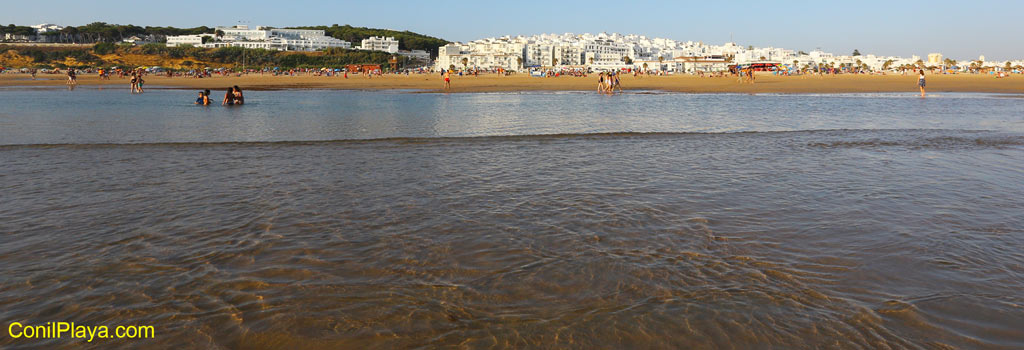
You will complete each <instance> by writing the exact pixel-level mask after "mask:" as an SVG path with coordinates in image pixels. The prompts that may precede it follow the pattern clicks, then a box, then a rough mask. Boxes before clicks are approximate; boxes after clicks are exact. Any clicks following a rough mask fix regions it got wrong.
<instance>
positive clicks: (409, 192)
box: [0, 89, 1024, 349]
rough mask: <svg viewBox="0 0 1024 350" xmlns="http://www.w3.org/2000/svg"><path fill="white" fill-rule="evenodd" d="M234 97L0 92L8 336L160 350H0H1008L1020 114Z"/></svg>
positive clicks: (1018, 261) (857, 104)
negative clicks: (229, 103) (123, 328)
mask: <svg viewBox="0 0 1024 350" xmlns="http://www.w3.org/2000/svg"><path fill="white" fill-rule="evenodd" d="M79 94H81V95H84V97H82V96H79ZM115 94H116V95H115ZM248 94H249V95H248V96H249V97H248V99H249V100H250V101H252V103H251V104H249V105H246V106H243V107H241V108H223V107H211V108H203V107H195V106H187V105H177V104H176V102H173V101H179V100H181V99H186V98H188V97H189V95H188V93H187V91H176V90H166V91H161V90H156V91H153V92H151V93H147V94H145V95H143V96H127V94H122V93H121V92H120V91H117V92H116V93H115V92H110V91H94V90H88V89H77V90H75V91H72V92H66V91H53V90H38V91H35V90H34V91H0V98H2V99H3V100H4V102H5V103H4V104H3V105H0V125H3V128H2V129H0V143H2V144H5V145H6V146H0V162H2V164H4V167H3V168H2V170H0V179H2V181H0V193H3V198H4V200H3V201H0V272H2V273H0V282H2V283H0V321H2V322H3V323H4V325H6V324H7V323H9V322H13V321H15V320H18V321H22V322H31V323H35V324H42V323H44V322H47V321H74V322H78V323H82V324H91V325H100V324H107V325H126V324H144V325H154V326H155V328H156V332H157V339H154V340H102V341H98V342H94V343H85V342H84V341H80V340H70V339H58V340H31V341H30V340H15V339H10V338H7V337H4V338H0V346H3V347H5V348H11V349H23V348H24V349H29V348H103V349H106V348H168V349H171V348H174V349H177V348H224V349H279V348H302V349H337V348H381V349H391V348H424V349H425V348H460V347H466V348H690V349H732V348H737V349H741V348H755V349H793V348H806V349H823V348H835V349H876V348H893V349H942V348H947V347H952V348H964V349H1018V348H1021V347H1024V331H1022V330H1021V325H1024V294H1022V293H1021V292H1020V291H1021V290H1024V249H1022V248H1024V215H1022V214H1021V213H1022V211H1021V208H1024V199H1022V198H1024V186H1022V184H1024V166H1022V165H1021V164H1024V163H1022V161H1024V134H1022V133H1021V131H1022V130H1021V125H1024V124H1022V123H1024V116H1022V114H1021V113H1020V111H1021V110H1024V108H1022V107H1024V101H1022V100H1020V99H1003V98H991V97H989V96H988V95H950V96H939V97H938V98H934V99H925V100H920V99H916V98H911V97H910V96H909V95H907V96H904V95H867V96H857V95H828V96H747V95H677V94H651V95H648V94H631V95H625V96H612V97H607V96H595V95H588V94H573V93H569V94H543V93H541V94H466V95H438V94H403V93H383V94H377V93H366V92H332V91H278V92H249V93H248ZM121 95H124V96H123V98H124V100H122V96H121ZM58 96H59V99H62V100H66V99H81V101H97V103H98V104H104V105H105V107H99V106H92V105H90V104H89V103H84V102H83V103H82V104H71V105H69V104H63V103H60V104H58V103H53V104H39V103H37V102H32V101H41V100H47V99H50V98H58ZM100 101H102V102H100ZM124 101H146V103H145V104H142V105H143V106H150V105H152V106H154V107H143V108H144V109H139V108H140V107H138V106H133V105H132V104H131V103H128V102H124ZM296 101H302V103H301V104H300V105H302V106H303V107H302V108H298V109H297V108H294V106H291V105H294V104H296V103H297V102H296ZM132 103H135V102H132ZM122 105H124V106H123V107H117V106H122ZM131 110H140V111H143V112H140V113H127V112H126V111H131ZM122 113H124V114H122ZM726 131H730V132H731V131H743V132H739V133H720V132H726ZM541 134H556V135H541ZM458 136H479V137H470V138H465V137H458ZM353 139H374V140H353ZM312 140H334V141H312ZM122 143H134V144H130V145H128V144H122ZM25 144H29V145H25Z"/></svg>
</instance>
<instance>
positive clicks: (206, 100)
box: [196, 90, 210, 106]
mask: <svg viewBox="0 0 1024 350" xmlns="http://www.w3.org/2000/svg"><path fill="white" fill-rule="evenodd" d="M196 104H197V105H200V106H209V105H210V90H206V91H200V92H199V98H197V99H196Z"/></svg>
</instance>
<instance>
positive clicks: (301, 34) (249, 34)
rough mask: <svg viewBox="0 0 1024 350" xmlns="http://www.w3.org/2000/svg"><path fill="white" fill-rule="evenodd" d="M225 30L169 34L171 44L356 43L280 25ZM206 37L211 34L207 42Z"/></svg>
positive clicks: (318, 46)
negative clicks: (204, 38)
mask: <svg viewBox="0 0 1024 350" xmlns="http://www.w3.org/2000/svg"><path fill="white" fill-rule="evenodd" d="M217 31H218V32H221V33H223V34H222V35H221V36H217V35H216V34H200V35H180V36H168V37H167V46H172V47H173V46H178V45H192V46H196V47H206V48H215V47H244V48H249V49H266V50H278V51H317V50H323V49H327V48H343V49H349V48H351V47H352V43H350V42H347V41H344V40H339V39H336V38H333V37H329V36H327V35H325V34H324V31H322V30H311V29H276V28H269V27H256V29H249V26H244V25H240V26H233V27H217ZM203 37H208V39H206V40H205V41H206V42H205V43H204V42H203V41H204V40H203Z"/></svg>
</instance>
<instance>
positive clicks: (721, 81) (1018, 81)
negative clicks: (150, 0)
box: [0, 73, 1024, 94]
mask: <svg viewBox="0 0 1024 350" xmlns="http://www.w3.org/2000/svg"><path fill="white" fill-rule="evenodd" d="M65 79H66V78H65V76H63V75H56V74H53V75H50V74H41V75H37V78H36V80H31V78H29V76H28V75H27V74H21V73H18V74H0V87H8V88H31V87H63V86H66V84H65ZM145 79H146V84H147V85H148V86H151V87H154V88H157V87H160V88H175V89H210V90H214V91H216V90H218V89H222V88H227V87H229V86H234V85H238V86H240V87H242V89H244V90H255V91H261V90H262V91H273V90H294V89H318V90H319V89H326V90H363V91H381V90H408V91H410V92H413V93H479V92H526V91H578V92H588V91H589V92H594V93H597V92H596V86H597V82H596V80H597V78H596V76H593V75H590V76H588V77H557V78H535V77H529V76H526V75H513V76H498V75H494V74H486V75H481V76H479V77H473V76H463V77H457V76H455V77H452V89H450V90H447V91H446V90H444V89H442V88H441V86H442V79H441V78H440V76H439V75H437V74H413V75H409V76H405V75H385V76H382V77H374V78H365V77H363V76H350V77H349V78H348V79H345V78H342V77H337V76H335V77H325V76H321V77H317V76H306V75H302V76H271V75H258V74H250V75H246V76H242V77H235V76H214V77H210V78H201V79H199V78H189V77H173V78H167V77H162V76H152V75H151V76H148V77H146V78H145ZM927 79H928V80H927V81H928V87H927V92H928V93H949V92H960V93H970V92H974V93H997V94H1024V76H1022V75H1011V76H1010V77H1007V78H995V77H992V76H988V75H974V74H957V75H929V76H928V77H927ZM78 82H79V84H78V86H79V87H83V86H104V87H105V86H123V87H124V89H125V90H127V89H128V79H127V78H123V79H122V78H117V77H111V78H110V80H100V79H99V78H98V77H97V76H95V75H84V74H83V75H79V79H78ZM916 82H917V76H916V75H907V76H901V75H838V76H824V77H819V76H774V75H770V74H761V75H758V76H757V82H756V83H755V84H753V85H751V84H742V83H739V82H738V81H737V78H735V77H721V78H705V77H697V76H690V75H676V76H645V77H633V76H632V75H623V77H622V86H623V90H624V91H660V92H678V93H711V94H714V93H736V94H759V93H772V94H819V93H824V94H830V93H894V92H913V93H916V92H917V86H916Z"/></svg>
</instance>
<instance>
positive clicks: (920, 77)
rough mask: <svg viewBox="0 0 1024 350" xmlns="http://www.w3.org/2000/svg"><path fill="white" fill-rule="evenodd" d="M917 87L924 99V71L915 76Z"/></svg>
mask: <svg viewBox="0 0 1024 350" xmlns="http://www.w3.org/2000/svg"><path fill="white" fill-rule="evenodd" d="M917 87H918V88H919V89H921V97H924V69H922V70H921V71H920V75H918V76H917Z"/></svg>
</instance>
